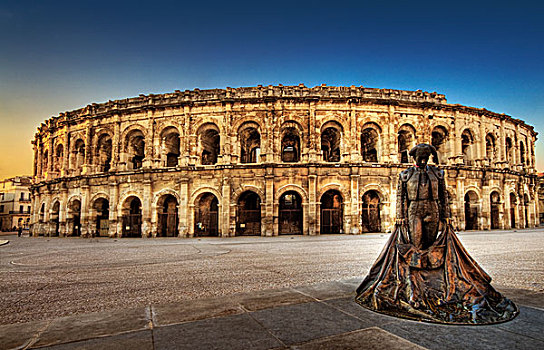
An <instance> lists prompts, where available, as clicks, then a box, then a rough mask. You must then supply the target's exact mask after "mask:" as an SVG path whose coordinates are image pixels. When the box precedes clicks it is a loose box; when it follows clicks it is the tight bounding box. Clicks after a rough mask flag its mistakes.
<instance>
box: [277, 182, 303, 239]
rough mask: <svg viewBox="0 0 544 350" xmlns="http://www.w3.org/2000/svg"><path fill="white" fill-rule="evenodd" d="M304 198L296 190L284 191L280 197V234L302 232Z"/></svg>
mask: <svg viewBox="0 0 544 350" xmlns="http://www.w3.org/2000/svg"><path fill="white" fill-rule="evenodd" d="M302 219H303V213H302V198H301V197H300V195H299V194H298V193H296V192H295V191H289V192H286V193H284V194H283V195H282V196H281V197H280V208H279V234H280V235H301V234H302Z"/></svg>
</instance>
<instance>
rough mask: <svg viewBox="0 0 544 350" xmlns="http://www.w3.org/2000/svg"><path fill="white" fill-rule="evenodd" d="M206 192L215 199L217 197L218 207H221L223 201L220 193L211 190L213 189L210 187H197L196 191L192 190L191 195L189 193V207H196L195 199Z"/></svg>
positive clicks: (213, 189)
mask: <svg viewBox="0 0 544 350" xmlns="http://www.w3.org/2000/svg"><path fill="white" fill-rule="evenodd" d="M206 192H210V193H211V194H213V195H214V196H215V197H217V200H218V201H219V207H221V203H222V201H223V197H222V196H221V192H220V191H219V190H217V189H215V188H213V187H210V186H203V187H199V188H197V189H196V190H194V191H193V193H191V200H190V202H189V203H190V204H191V205H196V200H197V198H198V197H199V196H200V195H202V194H203V193H206Z"/></svg>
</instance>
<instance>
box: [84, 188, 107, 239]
mask: <svg viewBox="0 0 544 350" xmlns="http://www.w3.org/2000/svg"><path fill="white" fill-rule="evenodd" d="M89 203H90V205H89V213H90V215H89V217H90V218H89V225H90V227H91V230H93V229H94V230H95V231H94V232H96V235H97V236H108V235H109V231H110V230H109V220H110V211H111V208H112V204H111V203H110V198H109V196H108V194H107V193H105V192H99V193H97V194H95V195H94V196H92V197H91V200H90V201H89Z"/></svg>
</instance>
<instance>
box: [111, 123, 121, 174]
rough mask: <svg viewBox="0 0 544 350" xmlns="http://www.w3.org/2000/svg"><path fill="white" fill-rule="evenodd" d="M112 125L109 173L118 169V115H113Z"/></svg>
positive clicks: (119, 134)
mask: <svg viewBox="0 0 544 350" xmlns="http://www.w3.org/2000/svg"><path fill="white" fill-rule="evenodd" d="M113 120H114V125H113V138H112V140H111V143H112V150H111V171H119V170H121V169H120V164H119V163H120V152H121V150H120V148H121V122H120V121H119V115H115V116H114V118H113Z"/></svg>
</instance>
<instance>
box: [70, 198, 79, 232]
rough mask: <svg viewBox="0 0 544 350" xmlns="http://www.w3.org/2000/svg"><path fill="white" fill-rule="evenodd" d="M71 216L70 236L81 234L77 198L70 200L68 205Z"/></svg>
mask: <svg viewBox="0 0 544 350" xmlns="http://www.w3.org/2000/svg"><path fill="white" fill-rule="evenodd" d="M70 216H71V224H72V225H71V226H72V227H71V232H70V234H71V235H72V236H80V235H81V202H80V201H79V200H77V199H76V200H74V201H72V203H71V205H70Z"/></svg>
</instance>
